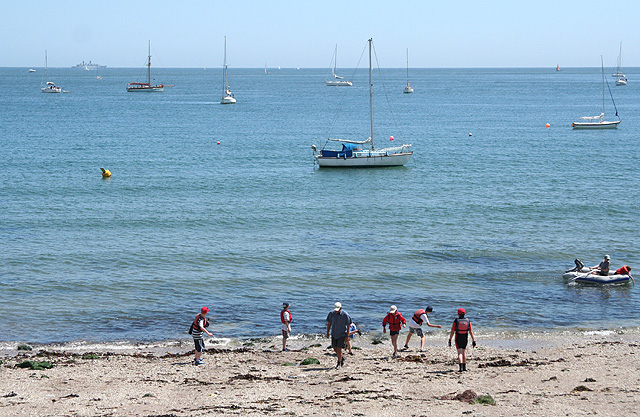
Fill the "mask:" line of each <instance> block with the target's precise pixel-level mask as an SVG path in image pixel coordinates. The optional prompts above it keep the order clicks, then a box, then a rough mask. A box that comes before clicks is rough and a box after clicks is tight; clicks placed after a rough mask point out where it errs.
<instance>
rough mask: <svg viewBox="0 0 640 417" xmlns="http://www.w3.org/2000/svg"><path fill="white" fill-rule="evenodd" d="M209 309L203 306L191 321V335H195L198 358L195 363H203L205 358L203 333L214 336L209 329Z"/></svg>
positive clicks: (194, 340)
mask: <svg viewBox="0 0 640 417" xmlns="http://www.w3.org/2000/svg"><path fill="white" fill-rule="evenodd" d="M208 312H209V309H208V308H207V307H202V309H201V310H200V312H199V313H198V314H197V315H196V318H195V319H194V320H193V323H191V331H190V332H189V333H191V335H192V336H193V343H194V344H195V345H196V359H195V365H202V364H203V363H204V360H203V359H202V352H204V339H203V338H202V333H203V332H204V333H206V334H208V335H209V336H213V335H212V334H211V333H209V331H208V330H207V327H209V320H207V313H208Z"/></svg>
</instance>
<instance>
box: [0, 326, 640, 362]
mask: <svg viewBox="0 0 640 417" xmlns="http://www.w3.org/2000/svg"><path fill="white" fill-rule="evenodd" d="M423 331H424V334H425V336H426V337H425V348H430V347H431V348H435V347H439V346H444V345H445V344H446V341H447V340H448V334H449V330H448V329H447V330H445V329H444V328H443V329H439V330H427V329H423ZM474 333H475V335H476V339H477V340H478V343H482V344H483V345H485V346H488V347H492V348H499V349H505V350H524V351H527V350H535V349H539V348H545V347H555V346H558V345H562V344H565V343H579V342H581V341H585V340H592V339H597V338H598V337H619V338H620V340H636V339H640V327H633V328H626V329H623V328H616V329H599V330H586V329H584V330H580V329H573V330H559V329H557V330H549V331H545V332H536V331H519V332H505V331H499V332H486V333H483V332H478V331H477V330H476V331H475V332H474ZM214 334H215V333H214ZM407 334H408V327H407V328H405V329H403V330H402V331H401V333H400V338H399V339H398V340H399V342H398V343H400V341H402V340H404V338H405V337H406V335H407ZM413 339H415V336H414V337H413ZM328 340H329V339H327V338H325V337H324V335H323V334H293V335H292V336H291V337H290V338H289V341H288V344H287V345H288V346H290V347H292V348H293V349H304V348H305V347H308V346H309V345H313V344H317V343H323V341H328ZM354 340H355V341H356V343H359V344H360V345H363V346H375V344H373V342H374V341H382V342H387V343H389V340H390V339H389V335H388V334H383V333H382V332H380V331H378V332H370V331H369V332H365V331H363V332H362V336H356V337H355V339H354ZM281 343H282V336H279V335H271V336H265V337H252V338H224V337H223V338H217V337H213V338H210V337H207V336H206V335H205V344H206V346H207V347H208V348H216V349H238V348H254V349H266V348H268V347H269V346H270V345H279V344H281ZM24 345H26V346H29V347H31V348H32V350H33V351H38V350H41V351H49V352H60V353H61V352H69V353H84V352H100V353H110V354H134V353H140V352H144V353H145V354H151V355H164V354H166V353H171V354H180V353H181V352H183V351H184V350H193V339H192V338H191V336H190V335H185V337H184V338H180V339H165V340H156V341H130V340H113V341H86V340H75V341H71V342H62V343H32V342H22V341H2V342H0V357H3V356H4V357H11V356H16V355H19V354H20V353H24V352H25V351H24V350H20V349H18V347H19V346H24ZM363 348H365V349H366V348H367V347H363Z"/></svg>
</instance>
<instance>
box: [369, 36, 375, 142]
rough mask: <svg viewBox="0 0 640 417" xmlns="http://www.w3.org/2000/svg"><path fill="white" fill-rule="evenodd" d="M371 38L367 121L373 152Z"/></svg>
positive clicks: (371, 39)
mask: <svg viewBox="0 0 640 417" xmlns="http://www.w3.org/2000/svg"><path fill="white" fill-rule="evenodd" d="M372 42H373V38H369V120H370V121H371V149H373V150H375V146H374V145H373V81H372V72H373V71H372V66H371V43H372Z"/></svg>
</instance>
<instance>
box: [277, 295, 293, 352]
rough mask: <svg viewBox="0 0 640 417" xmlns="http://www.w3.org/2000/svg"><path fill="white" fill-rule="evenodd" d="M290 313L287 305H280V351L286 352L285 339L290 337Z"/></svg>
mask: <svg viewBox="0 0 640 417" xmlns="http://www.w3.org/2000/svg"><path fill="white" fill-rule="evenodd" d="M292 320H293V318H292V317H291V312H290V311H289V303H282V311H281V312H280V321H281V322H282V326H281V328H282V351H283V352H287V351H288V350H289V349H287V339H288V338H289V336H291V321H292Z"/></svg>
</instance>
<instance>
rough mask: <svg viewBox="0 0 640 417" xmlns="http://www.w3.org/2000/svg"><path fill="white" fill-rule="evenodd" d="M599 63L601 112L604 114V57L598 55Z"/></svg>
mask: <svg viewBox="0 0 640 417" xmlns="http://www.w3.org/2000/svg"><path fill="white" fill-rule="evenodd" d="M600 65H601V66H602V114H604V58H602V55H600Z"/></svg>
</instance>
